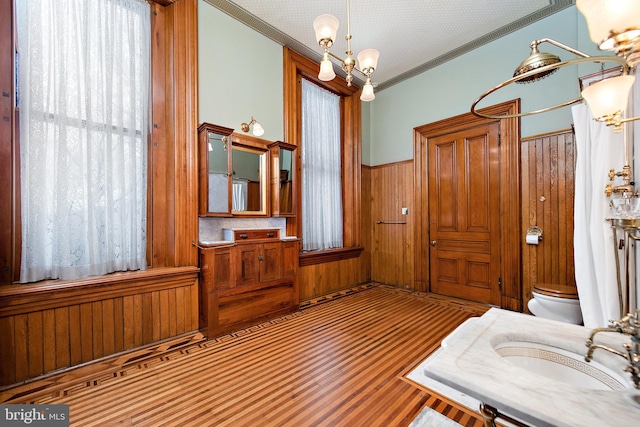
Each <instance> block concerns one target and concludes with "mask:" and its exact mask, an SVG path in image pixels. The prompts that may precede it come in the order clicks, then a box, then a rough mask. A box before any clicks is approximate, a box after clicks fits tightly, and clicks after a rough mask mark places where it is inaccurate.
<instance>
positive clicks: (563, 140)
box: [521, 130, 604, 309]
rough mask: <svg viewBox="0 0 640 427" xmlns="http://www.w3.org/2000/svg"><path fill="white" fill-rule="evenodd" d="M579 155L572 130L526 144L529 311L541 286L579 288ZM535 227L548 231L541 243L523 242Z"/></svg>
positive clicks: (525, 269) (525, 278) (524, 228)
mask: <svg viewBox="0 0 640 427" xmlns="http://www.w3.org/2000/svg"><path fill="white" fill-rule="evenodd" d="M575 156H576V148H575V136H574V134H573V132H572V131H571V130H566V131H561V132H557V133H552V134H545V135H538V136H533V137H530V138H523V139H522V145H521V161H522V169H521V170H522V233H523V236H522V284H523V298H524V307H525V309H526V304H527V301H529V299H531V289H532V288H533V287H534V286H535V285H536V283H551V284H559V285H564V286H574V287H575V286H576V283H575V266H574V258H573V200H574V187H575V159H576V157H575ZM602 191H604V188H603V189H602ZM532 225H537V226H538V227H540V228H541V229H542V232H543V236H542V241H541V242H540V243H539V244H538V245H537V246H536V245H528V244H526V242H525V239H524V234H526V232H527V229H528V228H529V227H530V226H532Z"/></svg>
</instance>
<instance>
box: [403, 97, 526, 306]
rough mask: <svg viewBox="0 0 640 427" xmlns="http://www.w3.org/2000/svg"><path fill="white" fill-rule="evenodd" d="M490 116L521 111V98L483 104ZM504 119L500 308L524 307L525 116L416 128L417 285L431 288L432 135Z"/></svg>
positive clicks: (469, 117)
mask: <svg viewBox="0 0 640 427" xmlns="http://www.w3.org/2000/svg"><path fill="white" fill-rule="evenodd" d="M480 112H482V113H484V114H487V115H496V116H498V115H513V114H518V113H519V112H520V99H514V100H511V101H507V102H503V103H501V104H496V105H493V106H490V107H487V108H483V109H482V110H480ZM494 122H499V125H500V130H499V137H500V165H499V169H500V170H499V177H500V190H499V198H500V237H501V239H500V261H501V262H500V277H501V278H502V289H501V291H500V307H502V308H505V309H509V310H514V311H522V280H521V277H522V275H521V265H520V264H521V263H520V259H521V248H520V243H521V242H520V240H521V233H520V229H521V214H520V212H521V203H520V200H521V195H520V118H519V117H511V118H504V119H486V118H482V117H478V116H476V115H474V114H472V113H465V114H461V115H458V116H454V117H450V118H447V119H443V120H440V121H437V122H433V123H429V124H425V125H422V126H418V127H415V128H414V129H413V161H414V206H415V207H416V209H415V212H416V220H415V223H414V224H415V225H414V227H415V229H414V239H415V240H414V247H415V262H414V266H415V274H414V277H415V278H414V281H415V282H414V284H413V288H414V289H415V290H417V291H422V292H430V291H431V283H430V266H429V262H426V263H425V262H423V260H425V259H426V260H429V251H430V245H429V159H428V157H427V156H428V152H429V145H428V140H429V138H433V137H436V136H440V135H443V134H447V133H451V132H455V131H459V130H463V129H466V128H469V127H474V126H478V125H481V124H489V123H494Z"/></svg>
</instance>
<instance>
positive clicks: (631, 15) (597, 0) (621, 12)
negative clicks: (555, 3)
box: [576, 0, 640, 50]
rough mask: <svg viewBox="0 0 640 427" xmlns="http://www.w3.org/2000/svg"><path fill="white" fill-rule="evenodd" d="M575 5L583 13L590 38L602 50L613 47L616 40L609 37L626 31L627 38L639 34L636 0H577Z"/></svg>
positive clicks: (639, 6) (638, 12)
mask: <svg viewBox="0 0 640 427" xmlns="http://www.w3.org/2000/svg"><path fill="white" fill-rule="evenodd" d="M576 7H577V8H578V10H579V11H580V12H582V14H583V15H584V17H585V19H586V21H587V27H588V29H589V36H590V37H591V40H592V41H593V42H594V43H596V44H597V45H598V46H599V47H600V49H602V50H611V49H614V47H615V46H614V44H615V43H616V40H615V39H614V38H613V37H610V33H611V32H613V34H614V35H617V34H620V33H624V32H627V31H628V34H627V35H625V36H624V38H625V39H627V40H629V39H632V38H634V37H637V36H640V28H638V26H639V25H640V1H638V0H577V1H576Z"/></svg>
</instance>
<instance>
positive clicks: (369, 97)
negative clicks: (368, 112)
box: [360, 79, 376, 102]
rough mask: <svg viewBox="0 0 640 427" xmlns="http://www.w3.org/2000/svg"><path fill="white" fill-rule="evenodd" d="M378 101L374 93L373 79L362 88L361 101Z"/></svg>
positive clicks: (368, 80)
mask: <svg viewBox="0 0 640 427" xmlns="http://www.w3.org/2000/svg"><path fill="white" fill-rule="evenodd" d="M374 99H376V95H375V93H373V85H372V84H371V79H367V82H366V83H365V84H364V86H363V87H362V93H361V94H360V101H364V102H369V101H373V100H374Z"/></svg>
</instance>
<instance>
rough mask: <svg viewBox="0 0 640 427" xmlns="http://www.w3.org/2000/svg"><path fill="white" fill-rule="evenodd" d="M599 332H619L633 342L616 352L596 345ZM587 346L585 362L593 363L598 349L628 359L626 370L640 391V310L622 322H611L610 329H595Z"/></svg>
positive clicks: (622, 319)
mask: <svg viewBox="0 0 640 427" xmlns="http://www.w3.org/2000/svg"><path fill="white" fill-rule="evenodd" d="M599 332H617V333H620V334H623V335H629V337H630V339H631V342H629V343H624V344H623V347H624V349H625V351H620V350H616V349H614V348H611V347H608V346H606V345H603V344H594V343H593V339H594V337H595V335H596V334H597V333H599ZM586 344H587V347H588V348H589V349H588V350H587V354H586V355H585V357H584V360H586V361H587V362H590V361H591V359H592V358H593V353H594V351H596V349H598V348H601V349H603V350H605V351H608V352H610V353H613V354H616V355H618V356H620V357H622V358H624V359H626V360H627V361H628V362H629V366H627V367H626V368H625V372H629V373H630V374H631V378H632V380H633V384H634V385H635V387H636V388H637V389H640V309H636V311H635V313H633V314H632V313H629V314H627V315H625V316H623V317H622V318H621V319H620V320H616V321H611V323H610V324H609V326H608V327H605V328H595V329H593V330H592V331H591V335H589V338H587V341H586Z"/></svg>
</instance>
